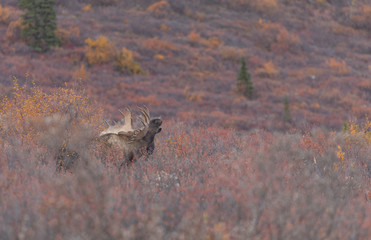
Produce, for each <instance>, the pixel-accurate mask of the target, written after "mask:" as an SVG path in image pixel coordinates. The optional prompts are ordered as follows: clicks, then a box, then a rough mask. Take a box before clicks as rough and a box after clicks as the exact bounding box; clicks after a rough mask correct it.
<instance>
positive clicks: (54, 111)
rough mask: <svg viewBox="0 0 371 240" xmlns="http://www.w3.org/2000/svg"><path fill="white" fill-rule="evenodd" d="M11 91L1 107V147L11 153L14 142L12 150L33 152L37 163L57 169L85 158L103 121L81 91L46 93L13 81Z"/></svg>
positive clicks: (67, 90) (65, 89)
mask: <svg viewBox="0 0 371 240" xmlns="http://www.w3.org/2000/svg"><path fill="white" fill-rule="evenodd" d="M13 90H14V91H13V94H12V97H8V98H4V99H3V100H2V102H1V105H0V141H1V142H2V144H4V145H3V146H8V147H7V148H8V149H9V151H13V150H11V148H10V146H13V145H14V144H15V142H16V146H14V150H15V151H19V152H22V151H24V152H28V154H29V153H30V152H34V153H35V154H36V155H35V156H33V157H35V158H36V159H37V160H36V163H37V164H40V163H43V162H44V164H48V163H49V160H53V161H55V163H56V164H57V168H58V169H59V170H62V169H63V170H67V169H68V168H70V167H71V166H72V165H73V164H75V162H76V160H77V158H78V157H84V156H86V154H87V152H85V153H84V151H87V149H88V146H89V144H90V142H91V141H92V140H93V139H94V138H95V137H96V135H97V130H98V128H100V124H101V119H102V118H101V110H99V109H98V108H97V107H96V106H94V105H93V104H92V101H91V100H90V99H89V98H88V97H87V96H86V95H85V94H84V93H83V92H82V91H80V90H73V89H67V88H59V89H57V90H55V91H53V92H51V93H47V92H45V91H44V90H43V89H41V88H40V87H37V86H36V85H33V86H32V87H31V88H28V87H25V86H24V87H21V86H20V85H19V84H18V82H17V80H16V79H15V81H14V87H13ZM14 141H15V142H14ZM20 148H21V149H22V150H20ZM35 151H36V152H35ZM39 154H41V155H39ZM49 158H51V159H49ZM23 161H24V160H23Z"/></svg>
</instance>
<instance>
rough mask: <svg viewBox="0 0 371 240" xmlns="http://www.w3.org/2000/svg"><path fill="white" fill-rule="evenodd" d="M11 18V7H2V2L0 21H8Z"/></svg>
mask: <svg viewBox="0 0 371 240" xmlns="http://www.w3.org/2000/svg"><path fill="white" fill-rule="evenodd" d="M8 18H9V8H6V7H2V6H1V4H0V23H7V22H8Z"/></svg>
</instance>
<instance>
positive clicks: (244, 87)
mask: <svg viewBox="0 0 371 240" xmlns="http://www.w3.org/2000/svg"><path fill="white" fill-rule="evenodd" d="M237 80H238V82H237V87H238V90H239V91H240V92H241V93H242V94H243V95H245V96H246V97H248V98H252V96H253V94H254V86H253V83H252V81H251V76H250V74H249V72H248V71H247V67H246V61H245V58H244V57H243V58H242V59H241V68H240V72H239V73H238V78H237Z"/></svg>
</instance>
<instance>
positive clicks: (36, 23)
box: [19, 0, 60, 52]
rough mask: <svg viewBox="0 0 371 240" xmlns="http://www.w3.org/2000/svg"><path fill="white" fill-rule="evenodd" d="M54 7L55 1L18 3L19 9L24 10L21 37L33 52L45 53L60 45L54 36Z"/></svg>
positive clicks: (55, 25)
mask: <svg viewBox="0 0 371 240" xmlns="http://www.w3.org/2000/svg"><path fill="white" fill-rule="evenodd" d="M54 5H55V0H20V1H19V7H20V8H23V9H25V10H26V11H25V13H24V14H23V15H22V18H23V21H22V25H23V26H24V28H23V30H22V36H23V37H24V38H25V40H26V43H27V45H29V46H31V47H32V48H33V49H34V50H35V51H39V52H45V51H47V50H48V49H50V47H53V46H58V45H59V44H60V40H59V39H58V38H57V37H56V36H55V30H57V17H56V12H55V10H54Z"/></svg>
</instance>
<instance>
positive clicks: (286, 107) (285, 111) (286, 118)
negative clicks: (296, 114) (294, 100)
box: [283, 96, 291, 123]
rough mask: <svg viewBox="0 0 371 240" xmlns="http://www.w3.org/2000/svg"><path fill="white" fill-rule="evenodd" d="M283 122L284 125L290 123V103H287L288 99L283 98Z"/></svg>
mask: <svg viewBox="0 0 371 240" xmlns="http://www.w3.org/2000/svg"><path fill="white" fill-rule="evenodd" d="M283 105H284V108H283V121H284V122H285V123H289V122H291V113H290V103H289V98H288V97H287V96H285V98H284V99H283Z"/></svg>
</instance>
